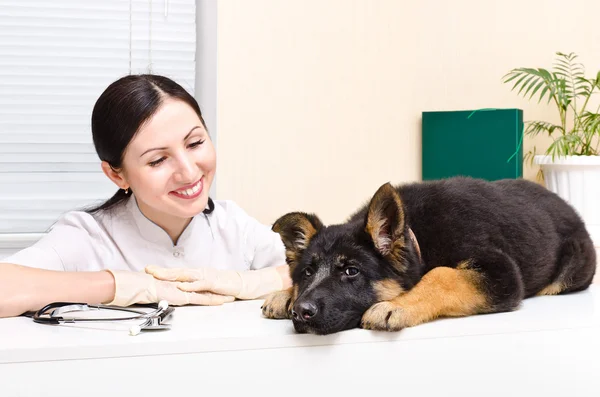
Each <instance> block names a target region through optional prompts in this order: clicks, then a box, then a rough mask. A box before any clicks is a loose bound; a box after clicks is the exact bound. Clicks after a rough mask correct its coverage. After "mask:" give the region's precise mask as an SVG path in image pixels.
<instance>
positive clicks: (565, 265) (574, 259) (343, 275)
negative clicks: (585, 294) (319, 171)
mask: <svg viewBox="0 0 600 397" xmlns="http://www.w3.org/2000/svg"><path fill="white" fill-rule="evenodd" d="M273 230H274V231H275V232H277V233H279V234H280V235H281V238H282V240H283V243H284V245H285V247H286V256H287V262H288V264H289V266H290V274H291V278H292V280H293V287H292V288H290V289H289V290H286V291H280V292H276V293H274V294H271V295H269V296H268V297H267V298H266V300H265V302H264V304H263V307H262V312H263V315H264V316H266V317H268V318H288V319H289V318H291V319H292V321H293V324H294V328H295V330H296V331H297V332H299V333H304V332H309V333H314V334H330V333H335V332H339V331H342V330H346V329H350V328H356V327H362V328H366V329H373V330H385V331H398V330H401V329H402V328H404V327H411V326H415V325H418V324H422V323H424V322H427V321H431V320H433V319H436V318H440V317H449V316H469V315H475V314H481V313H496V312H505V311H511V310H515V309H517V308H518V307H519V305H520V302H521V301H522V300H523V299H524V298H528V297H531V296H534V295H557V294H564V293H569V292H574V291H580V290H583V289H586V288H587V287H588V286H589V285H590V283H591V282H592V279H593V277H594V273H595V271H596V252H595V250H594V245H593V243H592V240H591V238H590V236H589V234H588V232H587V231H586V228H585V225H584V223H583V221H582V220H581V219H580V217H579V216H578V214H577V213H576V212H575V210H574V209H573V208H572V207H571V206H570V205H569V204H567V203H566V202H565V201H563V200H562V199H561V198H560V197H559V196H557V195H556V194H554V193H552V192H550V191H549V190H547V189H546V188H544V187H543V186H540V185H538V184H536V183H534V182H529V181H526V180H523V179H517V180H515V179H510V180H509V179H507V180H500V181H495V182H488V181H484V180H479V179H472V178H465V177H456V178H449V179H443V180H438V181H431V182H423V183H412V184H406V185H402V186H397V187H393V186H392V185H390V184H389V183H386V184H384V185H383V186H381V187H380V188H379V190H377V192H376V193H375V195H374V196H373V197H372V199H371V200H370V202H369V203H367V204H366V205H365V206H364V207H362V208H361V209H359V210H358V211H357V212H356V213H355V214H353V215H351V216H350V218H349V219H348V220H347V222H345V223H343V224H339V225H332V226H324V225H323V224H322V222H321V221H320V220H319V218H318V217H317V216H316V215H314V214H307V213H304V212H291V213H288V214H286V215H284V216H282V217H281V218H279V219H278V220H277V221H276V222H275V223H274V225H273Z"/></svg>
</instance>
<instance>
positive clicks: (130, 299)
mask: <svg viewBox="0 0 600 397" xmlns="http://www.w3.org/2000/svg"><path fill="white" fill-rule="evenodd" d="M109 272H110V273H112V275H113V276H114V278H115V295H114V298H113V300H112V301H111V302H109V304H110V305H116V306H121V307H125V306H129V305H133V304H135V303H154V302H159V301H161V300H166V301H167V302H169V304H170V305H173V306H183V305H203V306H216V305H222V304H223V303H227V302H233V301H234V300H235V298H234V297H233V296H225V295H220V294H216V293H213V292H209V291H200V292H195V291H185V290H182V289H179V288H178V284H179V283H176V282H172V281H162V280H158V279H156V278H154V277H152V276H151V275H149V274H145V273H142V272H130V271H115V270H109Z"/></svg>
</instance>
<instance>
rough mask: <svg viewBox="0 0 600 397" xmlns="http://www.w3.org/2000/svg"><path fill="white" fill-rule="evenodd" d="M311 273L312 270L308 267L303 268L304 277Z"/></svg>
mask: <svg viewBox="0 0 600 397" xmlns="http://www.w3.org/2000/svg"><path fill="white" fill-rule="evenodd" d="M312 275H313V271H312V269H311V268H310V267H307V268H306V269H304V276H305V277H310V276H312Z"/></svg>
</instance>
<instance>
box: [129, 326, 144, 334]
mask: <svg viewBox="0 0 600 397" xmlns="http://www.w3.org/2000/svg"><path fill="white" fill-rule="evenodd" d="M140 332H142V327H140V326H139V325H132V326H131V327H130V328H129V335H131V336H136V335H138V334H139V333H140Z"/></svg>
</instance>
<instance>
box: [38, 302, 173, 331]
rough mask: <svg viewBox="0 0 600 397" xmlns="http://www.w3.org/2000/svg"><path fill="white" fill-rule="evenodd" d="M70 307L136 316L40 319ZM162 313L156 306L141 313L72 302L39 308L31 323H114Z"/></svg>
mask: <svg viewBox="0 0 600 397" xmlns="http://www.w3.org/2000/svg"><path fill="white" fill-rule="evenodd" d="M71 305H80V306H84V307H87V308H90V309H97V310H100V309H105V310H115V311H125V312H130V313H136V314H137V315H136V316H129V317H104V318H64V317H62V316H55V317H52V316H48V317H42V315H43V314H44V313H45V312H47V311H48V310H50V309H57V308H61V307H65V306H71ZM162 311H164V310H163V309H161V308H160V307H158V305H157V306H156V308H155V309H154V310H152V311H150V312H143V311H138V310H133V309H129V308H125V307H112V306H105V305H88V304H85V303H74V302H53V303H50V304H48V305H46V306H44V307H43V308H41V309H40V310H38V311H37V312H35V314H34V315H33V321H34V322H36V323H40V324H57V325H58V324H73V323H77V322H94V321H95V322H114V321H131V320H139V319H144V318H146V319H148V318H151V317H154V316H157V315H160V314H161V312H162Z"/></svg>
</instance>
